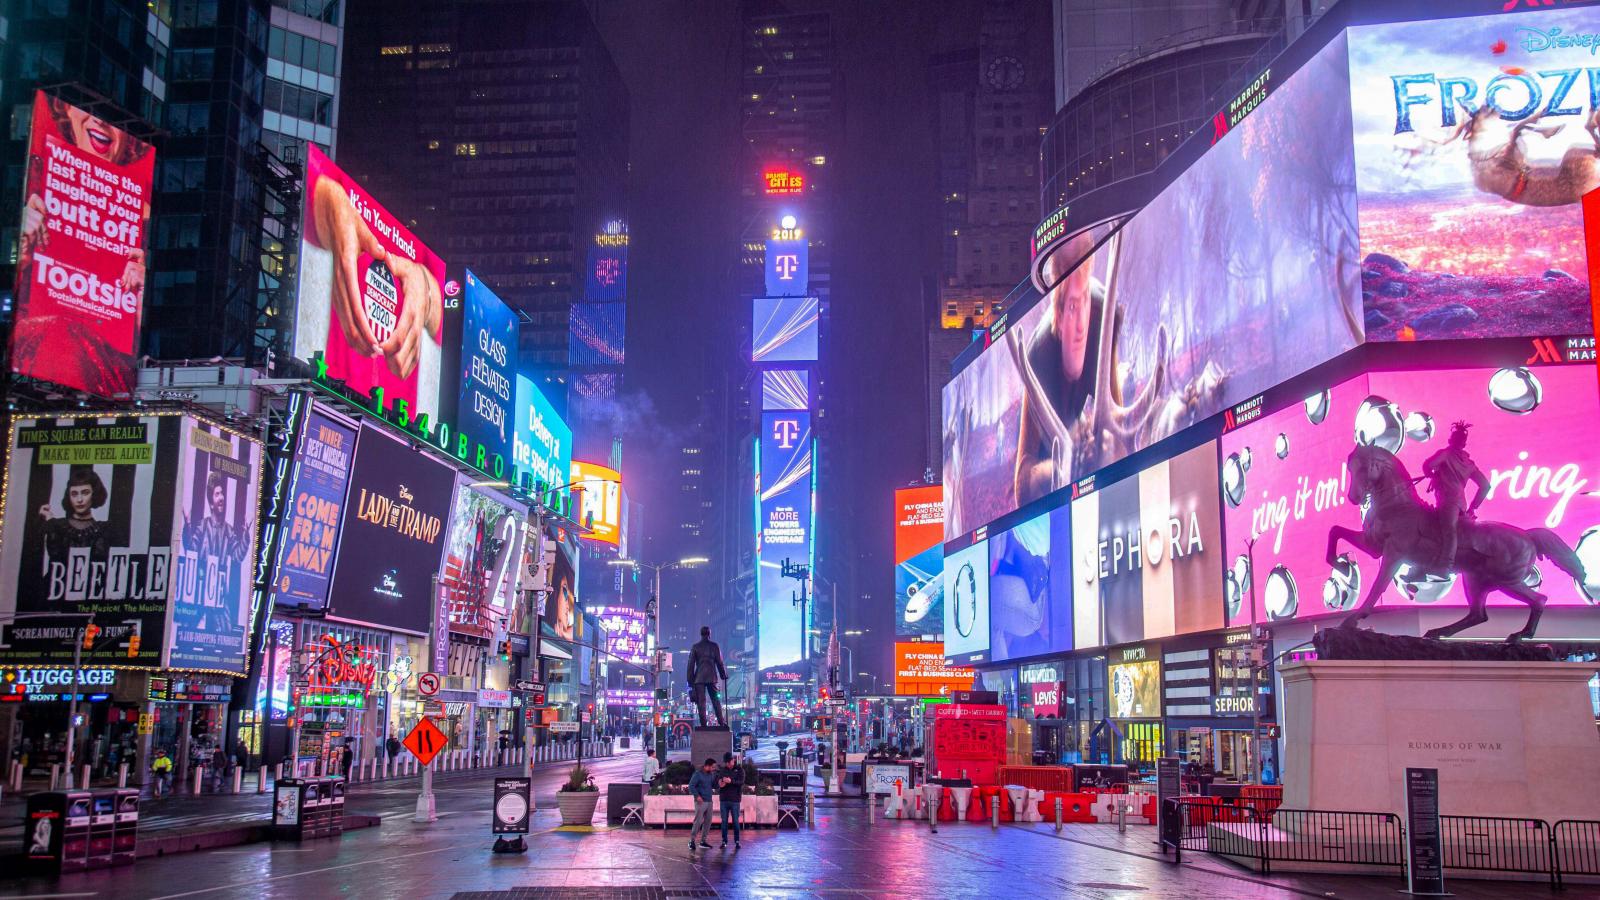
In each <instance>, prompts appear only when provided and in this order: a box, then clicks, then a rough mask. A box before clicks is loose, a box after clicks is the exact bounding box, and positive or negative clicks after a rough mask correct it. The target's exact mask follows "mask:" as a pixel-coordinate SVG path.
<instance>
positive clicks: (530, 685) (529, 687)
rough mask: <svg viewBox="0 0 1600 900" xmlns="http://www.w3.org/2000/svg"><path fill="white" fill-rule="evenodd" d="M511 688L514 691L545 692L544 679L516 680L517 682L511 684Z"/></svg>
mask: <svg viewBox="0 0 1600 900" xmlns="http://www.w3.org/2000/svg"><path fill="white" fill-rule="evenodd" d="M511 689H512V690H514V691H527V692H529V693H533V694H542V693H544V682H542V681H518V682H516V683H514V684H512V685H511Z"/></svg>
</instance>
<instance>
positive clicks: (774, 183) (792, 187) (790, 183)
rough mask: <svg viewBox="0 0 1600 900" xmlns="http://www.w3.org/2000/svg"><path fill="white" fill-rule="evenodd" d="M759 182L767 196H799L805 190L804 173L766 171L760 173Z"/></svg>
mask: <svg viewBox="0 0 1600 900" xmlns="http://www.w3.org/2000/svg"><path fill="white" fill-rule="evenodd" d="M761 181H762V187H763V189H764V190H765V191H766V192H767V194H769V195H782V194H799V193H802V192H803V191H805V189H806V176H805V173H804V172H797V171H794V170H793V169H768V170H766V171H765V172H762V173H761Z"/></svg>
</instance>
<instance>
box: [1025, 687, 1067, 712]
mask: <svg viewBox="0 0 1600 900" xmlns="http://www.w3.org/2000/svg"><path fill="white" fill-rule="evenodd" d="M1029 688H1030V689H1031V690H1032V692H1033V715H1034V717H1035V718H1040V719H1056V718H1060V716H1061V682H1059V681H1050V682H1040V683H1035V684H1032V685H1029Z"/></svg>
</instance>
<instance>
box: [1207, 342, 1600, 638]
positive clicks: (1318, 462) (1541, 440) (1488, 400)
mask: <svg viewBox="0 0 1600 900" xmlns="http://www.w3.org/2000/svg"><path fill="white" fill-rule="evenodd" d="M1597 410H1600V399H1597V397H1596V386H1595V377H1594V369H1593V368H1592V367H1591V366H1587V365H1560V366H1540V367H1537V368H1522V367H1510V368H1502V369H1492V368H1485V369H1446V370H1437V371H1413V372H1373V373H1370V374H1367V375H1361V376H1358V377H1356V378H1353V379H1350V380H1348V381H1345V382H1343V383H1341V384H1336V385H1333V386H1332V387H1330V388H1329V389H1327V390H1325V391H1313V392H1311V394H1310V396H1308V397H1307V398H1306V400H1305V402H1303V403H1295V404H1293V405H1292V406H1289V407H1287V408H1284V409H1280V410H1278V411H1276V412H1272V413H1269V414H1267V415H1265V416H1262V417H1261V418H1259V419H1256V420H1255V421H1252V422H1250V423H1249V424H1247V425H1244V426H1241V427H1240V428H1238V429H1236V430H1234V431H1232V432H1231V433H1229V434H1226V435H1224V436H1223V438H1222V450H1223V454H1224V456H1223V460H1222V483H1223V501H1224V502H1223V506H1224V511H1225V515H1226V523H1225V524H1226V527H1227V535H1228V543H1227V559H1228V561H1229V565H1228V569H1227V576H1226V579H1225V588H1226V589H1225V594H1226V597H1227V601H1228V613H1229V618H1230V620H1231V621H1232V622H1233V623H1247V622H1249V621H1250V610H1249V607H1248V606H1246V605H1245V604H1247V603H1249V602H1250V598H1251V596H1252V587H1253V595H1254V597H1255V605H1256V617H1257V620H1258V621H1262V622H1266V621H1275V620H1284V619H1296V618H1308V617H1314V616H1319V615H1328V614H1332V613H1338V612H1342V611H1344V610H1347V609H1350V608H1352V607H1353V606H1355V605H1357V604H1359V602H1360V601H1361V599H1362V598H1363V597H1364V596H1365V595H1366V593H1367V592H1368V591H1369V590H1371V589H1372V588H1373V587H1374V586H1375V584H1376V583H1377V582H1378V579H1379V575H1380V574H1381V570H1380V564H1379V561H1378V560H1377V559H1376V558H1374V557H1373V556H1372V555H1371V554H1369V553H1367V552H1364V551H1363V550H1361V549H1358V548H1356V547H1354V546H1353V545H1352V543H1351V542H1350V541H1349V540H1341V541H1340V542H1339V543H1338V545H1337V547H1335V548H1334V553H1335V555H1336V556H1337V557H1338V558H1337V561H1336V562H1335V563H1334V564H1332V565H1330V564H1329V562H1328V555H1329V538H1330V533H1331V532H1332V531H1333V529H1336V528H1344V529H1350V530H1351V531H1353V532H1355V533H1360V532H1362V530H1363V528H1367V529H1382V528H1384V527H1385V525H1386V523H1387V527H1389V528H1391V529H1392V528H1394V524H1393V523H1395V522H1396V521H1406V520H1407V519H1404V518H1402V519H1397V518H1396V516H1403V517H1404V516H1415V515H1419V514H1420V515H1425V516H1428V517H1430V518H1432V515H1433V510H1434V508H1435V507H1436V506H1438V505H1441V504H1442V505H1445V506H1446V507H1447V508H1466V507H1471V506H1474V505H1476V509H1475V510H1473V516H1474V521H1473V523H1472V524H1471V525H1468V524H1466V523H1464V522H1463V524H1462V525H1460V526H1458V527H1457V529H1456V540H1457V549H1456V552H1455V553H1454V554H1453V556H1452V558H1453V560H1454V562H1453V563H1452V564H1448V565H1447V564H1444V563H1443V555H1444V550H1443V548H1444V546H1445V543H1446V541H1447V537H1446V532H1445V531H1444V530H1443V529H1442V528H1441V527H1438V526H1433V527H1429V526H1424V527H1422V528H1421V529H1420V531H1419V530H1418V529H1417V528H1416V527H1412V526H1407V527H1408V528H1409V529H1410V533H1411V534H1412V535H1415V536H1416V538H1417V542H1416V545H1415V546H1406V547H1400V546H1398V545H1396V546H1395V547H1394V548H1393V552H1394V553H1395V554H1396V555H1397V557H1398V558H1401V559H1404V560H1408V561H1406V562H1403V563H1402V564H1401V566H1400V568H1399V569H1398V570H1397V571H1396V573H1395V576H1394V577H1393V578H1392V579H1387V580H1386V581H1385V582H1384V583H1383V584H1382V588H1383V594H1382V597H1381V599H1380V601H1379V603H1380V605H1382V606H1389V607H1408V606H1409V607H1415V606H1460V605H1464V604H1465V602H1466V598H1465V594H1464V591H1463V586H1464V585H1463V581H1462V577H1463V575H1464V574H1466V573H1473V574H1477V575H1478V580H1479V581H1480V582H1482V583H1484V584H1488V583H1490V582H1491V581H1492V580H1493V579H1491V578H1489V577H1488V576H1486V575H1483V574H1482V573H1479V572H1478V571H1477V566H1478V565H1479V563H1481V562H1482V560H1483V556H1482V555H1481V554H1482V552H1483V551H1482V550H1481V549H1480V547H1488V546H1489V545H1488V544H1483V543H1482V542H1483V541H1505V542H1507V544H1506V546H1507V547H1508V548H1509V550H1510V551H1511V552H1512V554H1513V556H1514V557H1516V556H1517V554H1521V553H1522V552H1524V551H1527V552H1529V553H1530V554H1531V555H1530V556H1528V558H1527V562H1528V563H1529V564H1530V566H1529V567H1523V566H1521V565H1519V566H1517V572H1518V574H1519V580H1520V581H1522V583H1523V584H1525V585H1526V586H1529V587H1532V588H1533V589H1534V590H1537V591H1538V592H1539V593H1541V594H1543V595H1545V596H1546V597H1548V598H1549V603H1550V605H1552V606H1592V605H1594V603H1595V598H1600V497H1596V496H1595V495H1594V494H1593V492H1592V488H1591V485H1590V479H1591V476H1592V473H1594V472H1595V471H1596V470H1597V468H1600V448H1597V447H1596V445H1595V442H1594V440H1593V439H1592V435H1591V434H1590V433H1589V432H1588V431H1587V429H1586V427H1585V426H1586V425H1587V424H1588V423H1592V422H1594V421H1595V416H1596V412H1597ZM1457 423H1460V425H1462V426H1465V430H1464V431H1461V430H1460V429H1458V428H1457ZM1453 441H1459V442H1461V446H1460V448H1459V449H1457V448H1454V447H1453V446H1452V442H1453ZM1358 451H1359V452H1358ZM1474 470H1475V471H1476V473H1478V474H1479V475H1481V476H1482V478H1483V481H1482V482H1481V484H1480V483H1479V482H1478V481H1477V475H1475V474H1474ZM1369 472H1370V473H1372V475H1373V477H1368V473H1369ZM1379 474H1382V475H1384V476H1385V479H1379V478H1378V477H1376V476H1377V475H1379ZM1413 479H1416V485H1415V487H1412V480H1413ZM1390 482H1392V484H1391V483H1390ZM1384 485H1388V486H1390V487H1395V488H1396V489H1397V490H1399V491H1400V493H1399V494H1398V495H1397V496H1398V498H1399V499H1398V500H1397V502H1396V503H1394V504H1391V503H1389V502H1387V501H1385V502H1381V503H1374V502H1373V501H1372V500H1371V498H1372V497H1373V496H1379V497H1387V496H1388V495H1387V494H1386V493H1385V492H1384V491H1383V489H1382V487H1383V486H1384ZM1480 499H1481V501H1482V502H1481V504H1478V500H1480ZM1501 524H1503V525H1509V526H1512V527H1514V528H1516V529H1521V530H1522V531H1523V532H1524V533H1526V534H1529V535H1532V536H1534V537H1535V538H1537V541H1536V544H1535V545H1533V546H1531V547H1530V546H1529V545H1526V544H1524V543H1523V541H1524V539H1523V538H1519V537H1516V536H1515V535H1513V534H1511V533H1510V532H1509V531H1507V530H1504V529H1501V528H1499V527H1498V526H1499V525H1501ZM1544 529H1548V531H1545V530H1544ZM1251 539H1256V544H1255V548H1254V551H1253V553H1251V552H1250V551H1249V550H1247V548H1246V541H1249V540H1251ZM1363 540H1364V541H1367V539H1365V538H1364V539H1363ZM1367 542H1369V543H1370V541H1367ZM1380 543H1381V542H1380ZM1572 551H1576V556H1577V562H1578V563H1579V564H1581V566H1582V568H1583V569H1584V570H1586V571H1587V572H1588V573H1591V574H1590V575H1588V577H1587V579H1586V581H1587V582H1588V583H1587V584H1585V583H1583V582H1581V581H1580V580H1579V579H1577V578H1575V577H1574V576H1573V575H1571V574H1569V573H1566V572H1564V571H1563V567H1564V565H1571V564H1572V563H1573V559H1572V556H1571V555H1570V554H1571V553H1572ZM1252 555H1253V557H1254V559H1253V562H1254V566H1253V571H1252V566H1251V562H1252V559H1251V557H1252ZM1518 558H1520V557H1518ZM1424 560H1426V562H1424ZM1563 561H1565V562H1563ZM1252 581H1253V582H1254V584H1253V585H1252ZM1488 603H1489V605H1491V606H1507V605H1511V606H1515V605H1520V602H1519V601H1517V600H1515V599H1513V598H1512V597H1509V596H1507V595H1506V593H1504V592H1500V591H1497V592H1494V593H1490V594H1489V595H1488Z"/></svg>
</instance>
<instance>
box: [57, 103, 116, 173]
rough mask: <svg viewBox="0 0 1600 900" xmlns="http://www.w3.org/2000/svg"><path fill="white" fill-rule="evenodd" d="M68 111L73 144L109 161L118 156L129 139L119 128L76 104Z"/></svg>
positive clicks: (68, 108)
mask: <svg viewBox="0 0 1600 900" xmlns="http://www.w3.org/2000/svg"><path fill="white" fill-rule="evenodd" d="M66 113H67V127H68V130H70V131H71V132H72V143H73V146H75V147H77V148H78V149H79V150H87V151H88V152H90V153H93V154H94V155H96V156H98V157H100V158H101V159H104V160H105V161H107V162H111V161H112V160H113V159H115V158H116V155H117V151H118V150H119V149H121V147H122V142H123V141H124V140H126V139H127V138H126V136H125V135H123V133H122V132H121V131H120V130H119V129H116V128H113V127H111V126H110V125H107V124H106V123H105V122H104V121H102V120H100V119H98V118H96V117H94V116H91V115H89V114H88V113H86V112H84V111H83V110H81V109H78V108H77V107H75V106H69V107H67V110H66Z"/></svg>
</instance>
